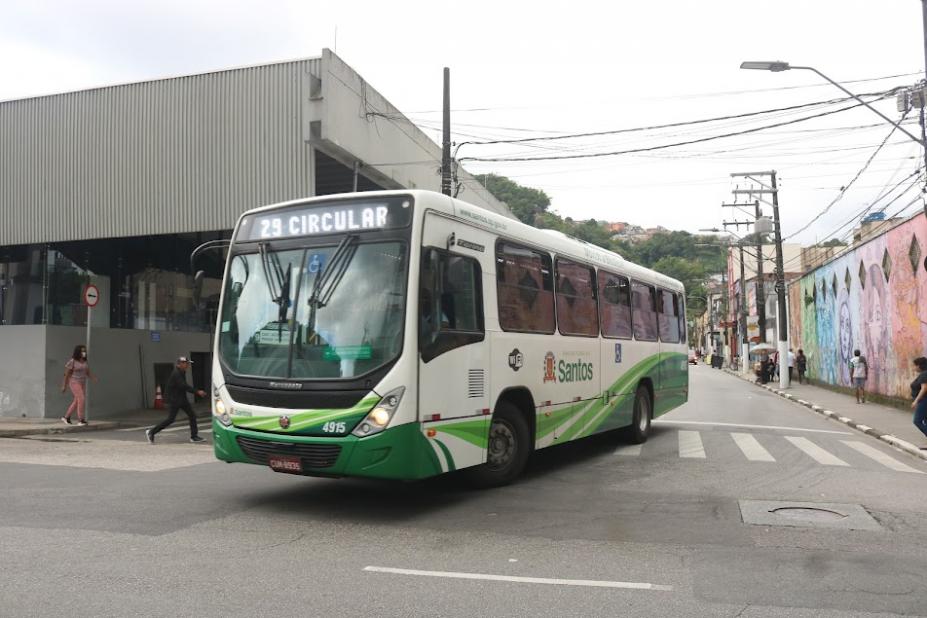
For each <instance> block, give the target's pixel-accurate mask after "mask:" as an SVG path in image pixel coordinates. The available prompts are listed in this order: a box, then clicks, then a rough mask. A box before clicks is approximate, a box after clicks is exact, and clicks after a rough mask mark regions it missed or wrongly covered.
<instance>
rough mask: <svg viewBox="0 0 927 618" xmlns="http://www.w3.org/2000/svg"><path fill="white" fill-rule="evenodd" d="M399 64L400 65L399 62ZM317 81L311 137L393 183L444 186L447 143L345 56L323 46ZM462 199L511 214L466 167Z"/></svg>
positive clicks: (309, 104) (308, 112)
mask: <svg viewBox="0 0 927 618" xmlns="http://www.w3.org/2000/svg"><path fill="white" fill-rule="evenodd" d="M397 70H400V69H399V67H398V66H397ZM316 77H318V78H319V80H320V81H319V83H318V85H317V86H315V87H312V86H311V85H310V89H309V92H308V93H307V96H306V98H305V99H304V101H305V106H306V107H305V112H304V115H303V117H304V125H303V133H304V136H305V139H306V140H308V141H309V142H310V143H312V144H314V145H316V146H318V147H319V148H320V149H321V150H323V151H325V152H326V153H327V154H329V155H330V156H333V157H335V158H336V159H339V160H340V161H341V162H342V163H344V164H346V165H348V166H351V165H353V163H354V162H355V161H357V162H358V163H360V165H361V172H362V173H363V174H364V175H365V176H367V177H369V178H370V179H372V180H374V181H375V182H378V183H380V184H381V185H382V186H383V187H384V188H387V189H401V188H407V189H425V190H430V191H440V190H441V177H440V175H439V174H438V173H437V172H436V170H437V169H438V168H440V167H441V147H440V146H439V145H438V144H436V143H435V142H434V141H432V140H431V138H429V137H428V136H427V135H426V134H425V133H424V132H423V131H422V130H421V129H419V128H418V127H417V126H416V125H415V124H413V123H412V122H411V121H410V120H409V119H408V118H406V117H405V116H404V115H403V114H402V112H400V111H399V110H398V109H396V108H395V107H394V106H393V105H392V104H391V103H390V102H389V101H387V100H386V98H385V97H383V95H381V94H380V93H379V92H377V91H376V90H374V89H373V88H372V87H371V86H370V85H369V84H368V83H367V82H366V81H364V79H363V78H362V77H361V76H360V75H358V74H357V73H356V72H355V71H354V70H353V69H352V68H351V67H350V66H348V65H347V64H346V63H345V62H344V61H343V60H341V59H340V58H339V57H338V56H336V55H335V54H334V53H332V52H331V50H328V49H326V50H323V52H322V60H321V65H320V72H319V74H318V75H317V76H316ZM458 173H459V176H460V180H461V182H463V183H464V189H463V190H462V191H461V193H460V195H459V196H458V197H459V198H460V199H461V200H464V201H466V202H469V203H471V204H475V205H476V206H481V207H483V208H487V209H489V210H491V211H492V212H496V213H499V214H501V215H503V216H507V217H511V218H514V217H513V216H512V213H511V211H510V210H509V209H508V207H507V206H506V205H505V204H503V203H502V202H500V201H499V200H497V199H496V198H495V197H493V196H492V194H490V193H489V192H488V191H486V189H485V188H483V187H482V186H481V185H480V184H479V183H478V182H477V181H476V180H475V179H474V178H473V177H472V176H471V175H470V174H469V173H468V172H467V171H466V170H464V169H463V168H460V169H459V170H458Z"/></svg>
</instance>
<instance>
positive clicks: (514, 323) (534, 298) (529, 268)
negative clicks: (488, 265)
mask: <svg viewBox="0 0 927 618" xmlns="http://www.w3.org/2000/svg"><path fill="white" fill-rule="evenodd" d="M553 283H554V282H553V275H552V268H551V259H550V256H549V255H547V254H546V253H541V252H540V251H535V250H533V249H528V248H525V247H519V246H517V245H513V244H511V243H507V242H499V243H498V244H497V245H496V289H497V293H498V297H499V298H498V301H499V325H500V326H501V327H502V329H503V330H507V331H520V332H527V333H548V334H552V333H553V332H554V330H555V327H554V324H555V320H554V285H553Z"/></svg>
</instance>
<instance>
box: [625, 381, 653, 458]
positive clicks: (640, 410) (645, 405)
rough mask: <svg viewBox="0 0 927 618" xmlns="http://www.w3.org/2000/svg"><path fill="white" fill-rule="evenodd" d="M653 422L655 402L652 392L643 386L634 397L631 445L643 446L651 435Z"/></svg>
mask: <svg viewBox="0 0 927 618" xmlns="http://www.w3.org/2000/svg"><path fill="white" fill-rule="evenodd" d="M651 420H653V402H652V401H651V400H650V391H648V390H647V387H646V386H644V385H643V384H642V385H640V386H638V387H637V393H636V394H635V395H634V418H633V419H632V421H631V426H630V427H628V430H627V436H628V441H629V442H631V444H643V443H644V442H646V441H647V437H648V436H649V435H650V421H651Z"/></svg>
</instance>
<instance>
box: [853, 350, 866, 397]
mask: <svg viewBox="0 0 927 618" xmlns="http://www.w3.org/2000/svg"><path fill="white" fill-rule="evenodd" d="M850 376H851V377H852V379H853V386H854V387H856V403H866V378H868V377H869V363H867V362H866V357H865V356H863V355H862V354H860V352H859V350H853V358H851V359H850Z"/></svg>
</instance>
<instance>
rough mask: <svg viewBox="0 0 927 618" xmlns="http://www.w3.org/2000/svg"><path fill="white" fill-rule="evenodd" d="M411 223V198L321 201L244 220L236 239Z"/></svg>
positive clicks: (383, 227)
mask: <svg viewBox="0 0 927 618" xmlns="http://www.w3.org/2000/svg"><path fill="white" fill-rule="evenodd" d="M411 220H412V199H411V198H408V197H402V196H398V197H395V198H385V199H379V200H367V201H357V202H348V201H345V202H335V203H331V202H329V203H324V202H323V203H320V204H313V205H306V206H302V207H294V208H287V209H286V210H279V211H272V212H268V213H266V214H264V213H262V214H258V215H254V216H249V217H246V218H245V219H244V220H242V223H241V227H240V229H239V231H238V239H239V240H240V241H241V240H275V239H281V238H294V237H300V236H322V235H327V234H348V233H351V232H366V231H375V230H389V229H395V228H401V227H406V226H407V225H409V222H410V221H411Z"/></svg>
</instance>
